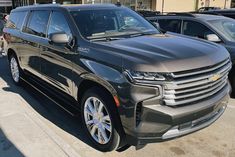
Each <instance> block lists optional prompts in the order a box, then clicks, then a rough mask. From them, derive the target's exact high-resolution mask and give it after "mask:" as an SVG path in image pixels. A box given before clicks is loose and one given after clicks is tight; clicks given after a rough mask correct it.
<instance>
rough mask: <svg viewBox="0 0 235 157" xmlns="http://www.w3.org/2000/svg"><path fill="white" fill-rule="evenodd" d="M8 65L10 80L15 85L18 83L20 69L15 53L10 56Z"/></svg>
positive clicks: (20, 73)
mask: <svg viewBox="0 0 235 157" xmlns="http://www.w3.org/2000/svg"><path fill="white" fill-rule="evenodd" d="M9 66H10V72H11V76H12V80H13V81H14V83H15V84H16V85H20V83H21V76H22V71H21V69H20V66H19V63H18V60H17V57H16V56H15V55H11V56H10V60H9Z"/></svg>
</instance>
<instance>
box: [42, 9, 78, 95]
mask: <svg viewBox="0 0 235 157" xmlns="http://www.w3.org/2000/svg"><path fill="white" fill-rule="evenodd" d="M53 33H66V34H67V36H68V37H69V39H70V40H72V33H71V29H70V27H69V24H68V22H67V20H66V18H65V16H64V15H63V14H62V13H61V12H59V11H52V13H51V17H50V22H49V25H48V31H47V37H48V40H45V41H44V43H43V44H42V45H40V49H41V72H42V75H43V78H44V80H46V81H47V82H48V83H50V84H51V85H53V86H54V87H56V88H58V89H60V90H62V91H63V92H65V93H67V94H69V95H72V91H73V89H72V85H73V82H72V59H73V58H74V52H73V51H72V50H71V49H70V47H69V46H68V45H66V44H56V43H53V42H51V41H50V39H49V38H50V36H51V35H52V34H53Z"/></svg>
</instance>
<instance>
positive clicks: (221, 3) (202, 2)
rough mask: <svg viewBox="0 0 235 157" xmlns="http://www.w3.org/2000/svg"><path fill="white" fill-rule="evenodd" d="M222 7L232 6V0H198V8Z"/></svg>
mask: <svg viewBox="0 0 235 157" xmlns="http://www.w3.org/2000/svg"><path fill="white" fill-rule="evenodd" d="M208 5H209V6H211V7H220V8H222V9H223V8H230V7H231V0H199V1H198V8H200V7H206V6H208Z"/></svg>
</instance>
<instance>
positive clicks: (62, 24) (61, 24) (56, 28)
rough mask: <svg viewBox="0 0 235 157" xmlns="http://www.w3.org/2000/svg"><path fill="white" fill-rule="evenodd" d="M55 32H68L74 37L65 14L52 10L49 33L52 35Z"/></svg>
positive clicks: (69, 35)
mask: <svg viewBox="0 0 235 157" xmlns="http://www.w3.org/2000/svg"><path fill="white" fill-rule="evenodd" d="M54 33H66V34H67V36H68V37H69V38H71V37H72V33H71V30H70V28H69V25H68V22H67V20H66V19H65V17H64V15H63V14H62V13H60V12H56V11H55V12H52V15H51V20H50V24H49V28H48V32H47V35H48V36H49V37H50V35H51V34H54Z"/></svg>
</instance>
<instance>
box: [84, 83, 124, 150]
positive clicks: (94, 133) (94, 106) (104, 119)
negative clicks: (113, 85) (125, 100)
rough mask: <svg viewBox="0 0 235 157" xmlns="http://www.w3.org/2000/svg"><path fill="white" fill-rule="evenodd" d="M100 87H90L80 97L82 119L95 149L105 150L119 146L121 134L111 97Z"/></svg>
mask: <svg viewBox="0 0 235 157" xmlns="http://www.w3.org/2000/svg"><path fill="white" fill-rule="evenodd" d="M101 91H102V89H101V88H96V87H95V88H91V89H89V90H88V91H86V92H85V94H84V96H83V98H82V105H81V106H82V109H81V111H82V113H81V115H82V120H83V124H84V127H85V130H86V132H87V134H88V136H89V139H90V140H91V141H92V143H93V144H94V145H95V147H96V149H98V150H100V151H103V152H107V151H113V150H116V149H117V148H118V147H119V144H120V141H121V137H122V135H121V134H120V133H118V130H120V129H119V127H120V123H119V121H118V119H117V115H116V112H115V108H114V103H113V101H112V99H111V98H110V97H109V95H107V94H106V93H105V92H103V93H102V94H100V92H101Z"/></svg>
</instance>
